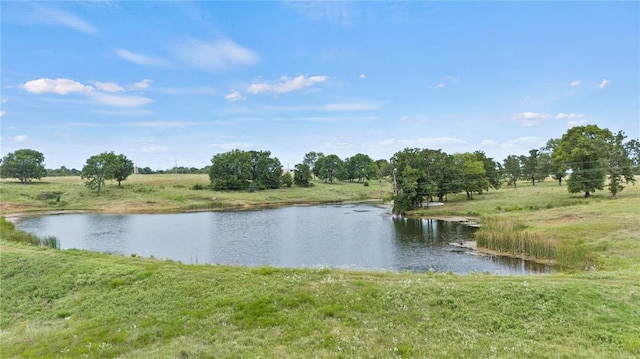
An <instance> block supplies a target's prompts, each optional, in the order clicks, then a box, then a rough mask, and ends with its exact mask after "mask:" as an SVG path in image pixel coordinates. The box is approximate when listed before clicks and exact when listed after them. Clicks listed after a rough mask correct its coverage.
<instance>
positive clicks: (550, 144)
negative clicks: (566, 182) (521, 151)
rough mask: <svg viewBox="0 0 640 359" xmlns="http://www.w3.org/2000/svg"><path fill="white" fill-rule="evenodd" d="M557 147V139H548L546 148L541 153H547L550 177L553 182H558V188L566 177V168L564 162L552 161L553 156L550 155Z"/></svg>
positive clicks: (558, 143)
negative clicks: (549, 163)
mask: <svg viewBox="0 0 640 359" xmlns="http://www.w3.org/2000/svg"><path fill="white" fill-rule="evenodd" d="M559 145H560V139H559V138H552V139H549V140H548V141H547V144H546V146H545V147H544V148H543V149H542V151H545V152H546V153H549V156H550V158H551V167H550V173H551V177H553V179H554V180H556V181H558V185H559V186H562V179H564V178H565V177H566V176H567V166H566V164H565V163H564V162H561V161H557V160H554V159H553V156H552V155H551V154H553V151H554V149H555V148H556V147H558V146H559Z"/></svg>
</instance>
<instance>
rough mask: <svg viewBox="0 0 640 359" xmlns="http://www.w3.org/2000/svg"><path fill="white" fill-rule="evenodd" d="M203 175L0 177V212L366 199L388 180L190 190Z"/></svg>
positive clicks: (381, 193)
mask: <svg viewBox="0 0 640 359" xmlns="http://www.w3.org/2000/svg"><path fill="white" fill-rule="evenodd" d="M208 185H209V177H208V175H202V174H178V175H175V174H159V175H132V176H130V177H129V178H128V179H127V180H126V181H125V182H123V183H122V187H118V185H117V183H115V182H107V184H106V186H105V187H104V188H103V190H102V191H101V193H100V194H98V193H96V192H95V191H91V190H89V189H88V188H86V187H85V186H84V182H83V181H82V180H81V179H80V178H79V177H47V178H45V179H44V180H43V181H41V182H32V183H28V184H21V183H19V182H16V181H13V180H2V181H0V198H1V199H2V203H3V205H2V207H0V210H1V212H2V213H4V214H8V213H20V212H27V211H52V210H53V211H55V210H89V211H106V212H120V213H133V212H145V213H153V212H171V211H174V212H177V211H194V210H228V209H243V208H248V207H267V206H283V205H290V204H298V203H327V202H342V201H366V200H377V201H379V200H380V199H381V198H383V197H387V198H388V197H389V194H390V193H391V191H392V189H391V184H390V183H389V182H388V181H383V182H382V184H380V183H379V182H376V183H375V184H374V183H373V182H372V184H371V185H369V186H364V185H363V184H362V183H349V182H337V183H333V184H332V183H323V182H321V181H316V182H314V186H313V187H309V188H301V187H296V186H294V187H292V188H282V189H278V190H268V191H257V192H253V193H250V192H242V191H240V192H231V191H229V192H220V191H211V190H196V189H194V188H200V187H205V188H206V187H207V186H208Z"/></svg>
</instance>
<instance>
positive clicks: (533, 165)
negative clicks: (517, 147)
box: [520, 149, 539, 186]
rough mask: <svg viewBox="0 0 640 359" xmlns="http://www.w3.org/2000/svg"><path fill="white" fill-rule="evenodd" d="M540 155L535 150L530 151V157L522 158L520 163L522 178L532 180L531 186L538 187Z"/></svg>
mask: <svg viewBox="0 0 640 359" xmlns="http://www.w3.org/2000/svg"><path fill="white" fill-rule="evenodd" d="M538 155H539V151H538V150H536V149H533V150H531V151H529V156H520V163H521V164H522V167H521V168H522V178H524V179H526V180H531V185H532V186H535V185H536V179H537V178H538V177H539V175H538Z"/></svg>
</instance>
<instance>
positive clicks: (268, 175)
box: [209, 150, 282, 190]
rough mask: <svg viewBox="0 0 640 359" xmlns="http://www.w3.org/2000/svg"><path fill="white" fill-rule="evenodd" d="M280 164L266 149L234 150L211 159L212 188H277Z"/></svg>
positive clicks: (210, 175)
mask: <svg viewBox="0 0 640 359" xmlns="http://www.w3.org/2000/svg"><path fill="white" fill-rule="evenodd" d="M281 176H282V165H281V164H280V161H279V160H278V159H277V158H272V157H271V152H269V151H241V150H233V151H229V152H225V153H220V154H217V155H215V156H213V158H212V159H211V167H209V179H210V180H211V185H212V187H213V189H215V190H242V189H245V190H246V189H251V190H255V189H265V188H271V189H274V188H279V187H280V177H281Z"/></svg>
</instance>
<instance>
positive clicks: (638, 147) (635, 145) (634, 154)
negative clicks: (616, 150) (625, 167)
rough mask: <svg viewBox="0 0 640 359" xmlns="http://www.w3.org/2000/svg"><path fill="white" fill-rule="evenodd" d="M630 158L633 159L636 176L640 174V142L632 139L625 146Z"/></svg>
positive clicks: (632, 164)
mask: <svg viewBox="0 0 640 359" xmlns="http://www.w3.org/2000/svg"><path fill="white" fill-rule="evenodd" d="M624 147H625V149H626V150H627V153H628V154H629V158H630V159H631V166H632V168H633V173H634V174H640V141H639V140H637V139H632V140H630V141H629V142H627V143H626V144H625V145H624Z"/></svg>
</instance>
